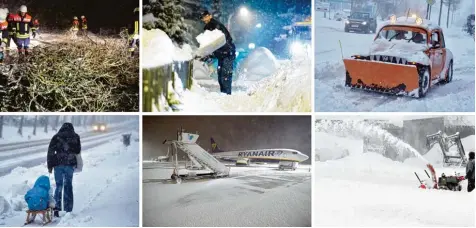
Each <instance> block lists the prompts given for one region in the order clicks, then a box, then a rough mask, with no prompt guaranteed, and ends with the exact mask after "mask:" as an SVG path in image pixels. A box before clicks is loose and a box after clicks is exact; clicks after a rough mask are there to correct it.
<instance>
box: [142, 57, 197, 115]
mask: <svg viewBox="0 0 476 228" xmlns="http://www.w3.org/2000/svg"><path fill="white" fill-rule="evenodd" d="M142 73H143V74H142V77H143V78H142V86H143V87H142V111H144V112H152V111H153V110H159V111H163V110H164V108H165V107H163V106H165V105H164V104H163V103H164V102H167V105H168V106H170V107H172V109H173V110H174V108H173V107H174V104H177V101H176V100H173V98H172V97H171V96H170V94H171V93H169V89H170V88H169V84H170V82H171V83H172V88H173V89H176V88H177V86H178V85H176V84H175V77H174V73H176V74H177V75H178V77H179V78H180V80H181V81H182V84H183V89H191V88H192V78H193V60H190V61H184V62H174V63H172V64H167V65H163V66H159V67H155V68H149V69H145V68H144V69H142ZM161 99H162V101H161ZM174 111H176V110H174Z"/></svg>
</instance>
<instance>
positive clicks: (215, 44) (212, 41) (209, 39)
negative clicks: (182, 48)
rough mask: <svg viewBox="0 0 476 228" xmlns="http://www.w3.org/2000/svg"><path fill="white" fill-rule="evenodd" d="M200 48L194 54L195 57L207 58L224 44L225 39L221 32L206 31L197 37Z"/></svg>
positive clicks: (216, 30)
mask: <svg viewBox="0 0 476 228" xmlns="http://www.w3.org/2000/svg"><path fill="white" fill-rule="evenodd" d="M197 41H198V43H199V44H200V47H199V48H198V50H197V51H196V52H195V54H196V55H197V56H202V57H204V56H208V55H210V54H212V53H213V52H214V51H216V50H218V49H219V48H221V47H222V46H223V45H225V44H226V37H225V34H223V32H222V31H220V30H218V29H215V30H213V31H209V30H206V31H205V32H203V33H202V34H200V35H198V36H197Z"/></svg>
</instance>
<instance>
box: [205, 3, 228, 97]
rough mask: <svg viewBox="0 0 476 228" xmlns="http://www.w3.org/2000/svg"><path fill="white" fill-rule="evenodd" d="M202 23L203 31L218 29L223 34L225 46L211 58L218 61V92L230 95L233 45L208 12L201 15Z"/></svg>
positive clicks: (221, 25) (218, 23) (224, 29)
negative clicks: (203, 24)
mask: <svg viewBox="0 0 476 228" xmlns="http://www.w3.org/2000/svg"><path fill="white" fill-rule="evenodd" d="M202 21H203V22H204V23H205V28H204V30H210V31H213V30H215V29H218V30H220V31H221V32H223V34H225V38H226V43H225V45H223V47H221V48H219V49H218V50H216V51H215V52H213V55H212V56H211V57H215V58H216V59H217V60H218V84H220V92H222V93H226V94H228V95H231V82H232V78H233V62H234V61H235V58H236V55H235V52H236V48H235V44H233V39H232V38H231V35H230V32H228V30H227V29H226V27H225V26H224V25H223V24H222V23H220V22H219V21H217V20H215V19H214V18H213V17H212V15H211V14H210V13H209V12H208V11H205V12H204V13H203V14H202Z"/></svg>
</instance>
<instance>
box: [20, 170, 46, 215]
mask: <svg viewBox="0 0 476 228" xmlns="http://www.w3.org/2000/svg"><path fill="white" fill-rule="evenodd" d="M49 192H50V179H49V178H48V177H47V176H40V177H39V178H38V179H37V180H36V182H35V185H34V186H33V188H32V189H30V190H29V191H28V192H27V193H26V195H25V201H26V203H27V204H28V209H30V210H32V211H40V210H46V209H47V208H48V203H49V202H48V201H49V198H50V195H49Z"/></svg>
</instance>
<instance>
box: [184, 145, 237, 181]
mask: <svg viewBox="0 0 476 228" xmlns="http://www.w3.org/2000/svg"><path fill="white" fill-rule="evenodd" d="M175 145H176V146H177V148H178V149H180V150H182V151H183V152H185V153H186V154H187V155H188V156H189V157H190V160H192V162H194V163H195V162H197V163H198V164H200V165H202V166H205V167H207V168H208V169H210V170H212V171H214V172H215V175H216V176H228V175H229V173H230V169H229V168H228V167H226V166H225V164H223V163H221V162H220V161H218V160H217V159H216V158H215V157H213V156H212V155H211V154H210V153H208V152H207V151H205V150H204V149H203V148H202V147H200V146H199V145H198V144H196V143H193V142H175Z"/></svg>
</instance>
